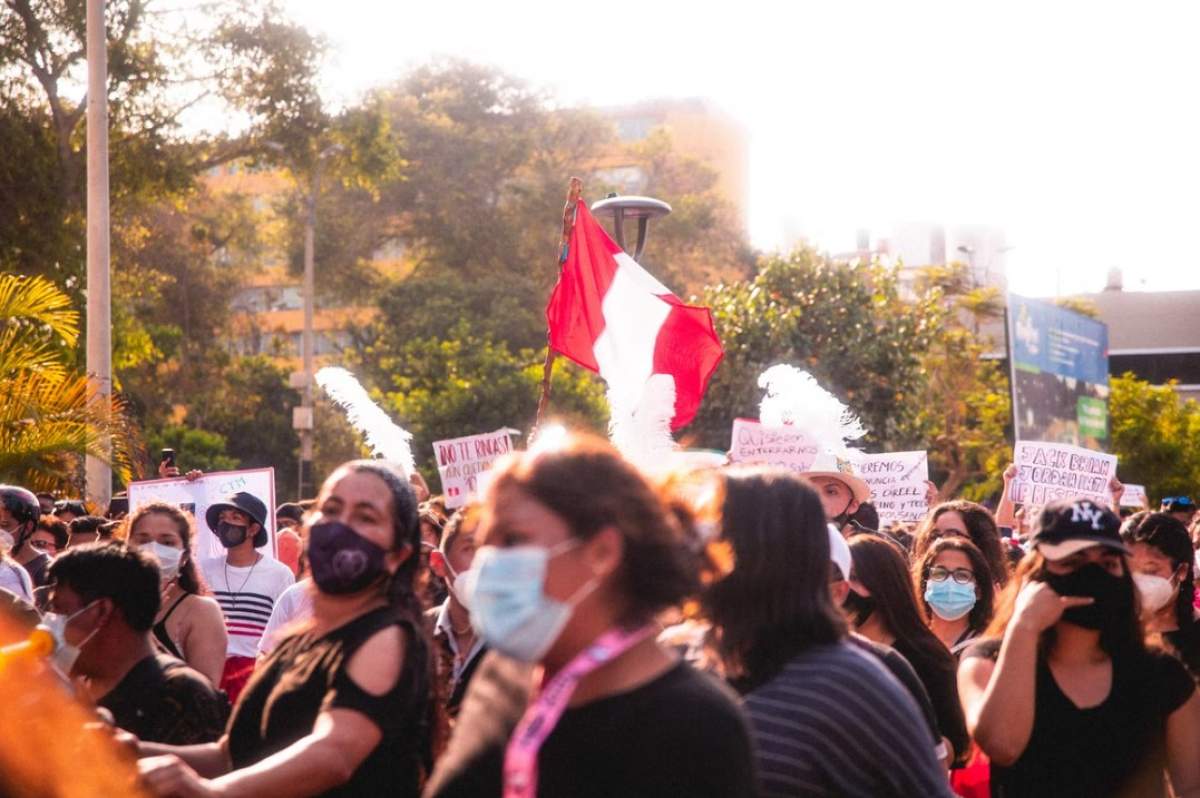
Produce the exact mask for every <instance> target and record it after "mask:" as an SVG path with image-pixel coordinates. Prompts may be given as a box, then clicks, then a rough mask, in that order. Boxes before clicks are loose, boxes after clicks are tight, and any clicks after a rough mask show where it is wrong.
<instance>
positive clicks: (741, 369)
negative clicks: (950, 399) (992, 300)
mask: <svg viewBox="0 0 1200 798" xmlns="http://www.w3.org/2000/svg"><path fill="white" fill-rule="evenodd" d="M702 302H703V304H705V305H708V306H709V307H710V308H711V309H712V312H713V316H714V320H715V322H716V327H717V333H718V335H719V336H720V338H721V342H722V344H723V345H724V347H725V359H724V360H723V361H722V363H721V365H720V366H719V367H718V369H717V372H716V374H715V375H714V377H713V380H712V382H711V384H710V385H709V388H708V393H707V395H706V396H705V399H704V403H703V404H702V405H701V407H700V412H699V414H698V415H697V417H696V420H695V421H694V422H693V423H692V424H691V425H689V426H688V427H687V428H686V429H685V430H684V431H683V432H682V433H681V434H682V437H683V439H684V440H694V441H695V442H697V443H699V444H700V445H703V446H709V447H712V448H719V449H725V448H727V447H728V445H729V429H730V428H729V425H730V422H731V420H732V419H733V418H736V417H738V416H746V415H750V416H755V415H757V408H758V403H759V401H760V400H761V398H762V391H761V389H760V388H759V387H758V375H759V374H760V373H761V372H762V371H764V370H765V369H766V368H767V367H768V366H771V365H773V364H776V363H790V364H792V365H794V366H797V367H798V368H802V369H805V370H807V371H809V372H810V373H811V374H812V375H813V376H814V377H815V378H816V379H817V381H818V382H820V383H821V385H822V386H824V387H825V388H827V389H829V390H830V391H832V392H833V393H834V394H835V395H836V396H838V398H840V399H842V400H843V401H845V402H846V403H847V404H848V405H849V406H850V407H851V408H852V409H853V410H854V411H855V412H856V413H858V414H859V416H860V417H861V418H862V420H863V423H864V425H865V426H866V427H867V429H868V431H869V432H868V436H867V438H866V439H865V440H864V442H863V443H864V444H865V445H866V446H868V447H871V448H876V449H888V448H900V447H903V446H906V445H909V444H911V442H912V441H911V430H912V424H913V420H914V418H915V416H916V414H917V413H918V412H919V408H917V407H916V406H915V404H914V402H913V401H912V397H913V395H914V394H915V393H916V391H917V389H918V388H919V387H920V385H921V380H922V379H923V374H922V372H921V356H922V353H923V352H924V351H925V350H926V349H927V348H928V346H929V345H930V343H931V342H932V341H933V336H934V335H935V334H936V332H937V329H938V325H939V324H940V321H941V317H942V311H941V309H940V307H939V306H938V304H937V302H936V301H934V300H932V299H917V300H914V301H906V300H903V299H902V298H901V297H900V295H899V292H898V286H897V282H896V275H895V272H894V271H889V270H887V269H884V268H881V267H878V266H873V265H851V264H845V263H836V262H834V261H831V260H829V259H828V258H826V257H823V256H821V255H818V254H817V253H816V252H814V251H813V250H811V249H807V248H801V249H797V250H796V251H794V252H792V253H791V254H789V255H772V256H766V257H764V258H762V259H761V260H760V262H759V269H758V273H757V274H756V275H755V276H754V279H753V280H751V281H749V282H740V283H722V284H720V285H717V286H715V287H713V288H710V289H708V290H706V291H705V293H704V295H703V299H702Z"/></svg>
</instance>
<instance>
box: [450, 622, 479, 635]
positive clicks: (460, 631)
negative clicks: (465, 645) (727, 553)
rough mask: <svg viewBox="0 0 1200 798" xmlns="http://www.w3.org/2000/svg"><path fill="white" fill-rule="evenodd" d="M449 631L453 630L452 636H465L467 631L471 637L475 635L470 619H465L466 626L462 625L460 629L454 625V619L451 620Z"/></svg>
mask: <svg viewBox="0 0 1200 798" xmlns="http://www.w3.org/2000/svg"><path fill="white" fill-rule="evenodd" d="M450 631H452V632H454V636H455V637H463V636H465V635H466V634H467V633H468V632H470V634H471V637H474V636H475V632H474V631H473V630H472V628H471V622H470V621H467V625H466V626H464V627H463V628H461V629H459V628H458V627H457V626H455V625H454V621H451V622H450Z"/></svg>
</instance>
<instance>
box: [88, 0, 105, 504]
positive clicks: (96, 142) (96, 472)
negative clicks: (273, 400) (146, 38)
mask: <svg viewBox="0 0 1200 798" xmlns="http://www.w3.org/2000/svg"><path fill="white" fill-rule="evenodd" d="M104 3H105V0H87V33H86V36H87V371H88V379H89V381H90V382H91V384H92V390H93V391H95V394H96V397H97V399H98V404H100V405H101V406H102V407H104V408H105V410H106V411H107V409H108V407H109V406H110V402H109V397H111V396H112V318H111V294H110V288H109V282H108V276H109V275H108V257H109V221H108V41H107V39H106V35H105V29H104ZM97 448H98V449H99V452H100V455H103V456H97V455H92V454H89V455H87V456H86V458H85V472H86V486H85V491H84V492H85V495H86V496H87V498H88V500H90V501H91V502H93V503H95V504H96V505H98V506H99V507H100V511H101V512H103V511H104V508H106V507H107V506H108V502H109V500H110V499H111V498H112V466H110V465H109V460H108V459H107V458H108V457H109V456H110V455H111V451H112V439H111V438H110V437H108V436H107V435H106V436H105V437H104V438H103V440H101V441H100V442H99V446H98V447H97Z"/></svg>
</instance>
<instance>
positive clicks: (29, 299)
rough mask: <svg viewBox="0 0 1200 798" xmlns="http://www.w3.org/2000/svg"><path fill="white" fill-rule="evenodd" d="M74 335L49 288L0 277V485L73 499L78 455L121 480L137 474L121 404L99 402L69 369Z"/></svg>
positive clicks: (134, 441) (74, 326) (67, 313)
mask: <svg viewBox="0 0 1200 798" xmlns="http://www.w3.org/2000/svg"><path fill="white" fill-rule="evenodd" d="M78 335H79V316H78V314H77V313H76V312H75V311H73V310H71V300H70V297H68V296H67V295H66V294H65V293H64V292H63V291H61V290H59V289H58V288H57V287H56V286H55V285H54V284H53V283H51V282H50V281H48V280H46V279H45V278H42V277H23V276H20V275H13V274H0V385H3V386H4V390H3V391H2V392H0V480H2V481H4V482H12V483H15V484H18V485H24V486H26V487H29V488H32V489H34V490H62V491H67V492H75V493H77V494H78V492H79V490H78V489H79V488H80V487H81V484H80V480H79V479H78V478H77V472H78V469H79V466H80V462H79V461H80V458H81V457H82V456H83V455H85V454H87V455H94V456H97V457H102V458H104V459H105V460H106V461H108V462H109V463H111V464H112V466H113V467H114V469H115V470H116V472H117V474H118V475H119V476H120V477H121V478H122V479H125V480H127V479H129V477H130V475H131V474H132V473H134V472H135V471H136V468H137V463H138V460H139V458H138V450H139V447H140V444H139V441H138V438H137V436H136V434H135V432H134V431H133V428H132V425H131V424H130V423H129V419H128V417H127V416H126V413H125V403H124V402H123V401H122V400H121V399H120V398H113V399H106V398H105V397H103V396H100V395H99V394H97V393H96V392H95V391H94V390H93V388H92V387H91V386H90V385H89V384H88V380H87V377H86V376H85V375H83V374H81V373H79V372H77V371H75V370H74V369H72V368H71V367H70V366H69V363H68V358H67V357H66V353H67V352H68V351H69V350H70V348H71V347H73V346H74V345H75V341H76V339H77V338H78ZM106 437H111V440H112V448H111V449H108V448H107V447H106V446H105V443H104V440H105V438H106Z"/></svg>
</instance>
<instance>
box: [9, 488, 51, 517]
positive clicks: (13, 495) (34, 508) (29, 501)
mask: <svg viewBox="0 0 1200 798" xmlns="http://www.w3.org/2000/svg"><path fill="white" fill-rule="evenodd" d="M0 504H3V505H4V509H5V510H8V512H9V513H10V514H11V515H12V517H13V518H15V519H17V522H18V523H21V524H24V523H26V522H29V521H32V522H33V523H35V524H36V523H37V522H38V521H39V520H41V517H42V505H41V504H39V503H38V500H37V496H34V495H33V494H32V493H31V492H29V491H27V490H25V489H24V488H20V487H17V486H16V485H0Z"/></svg>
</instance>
